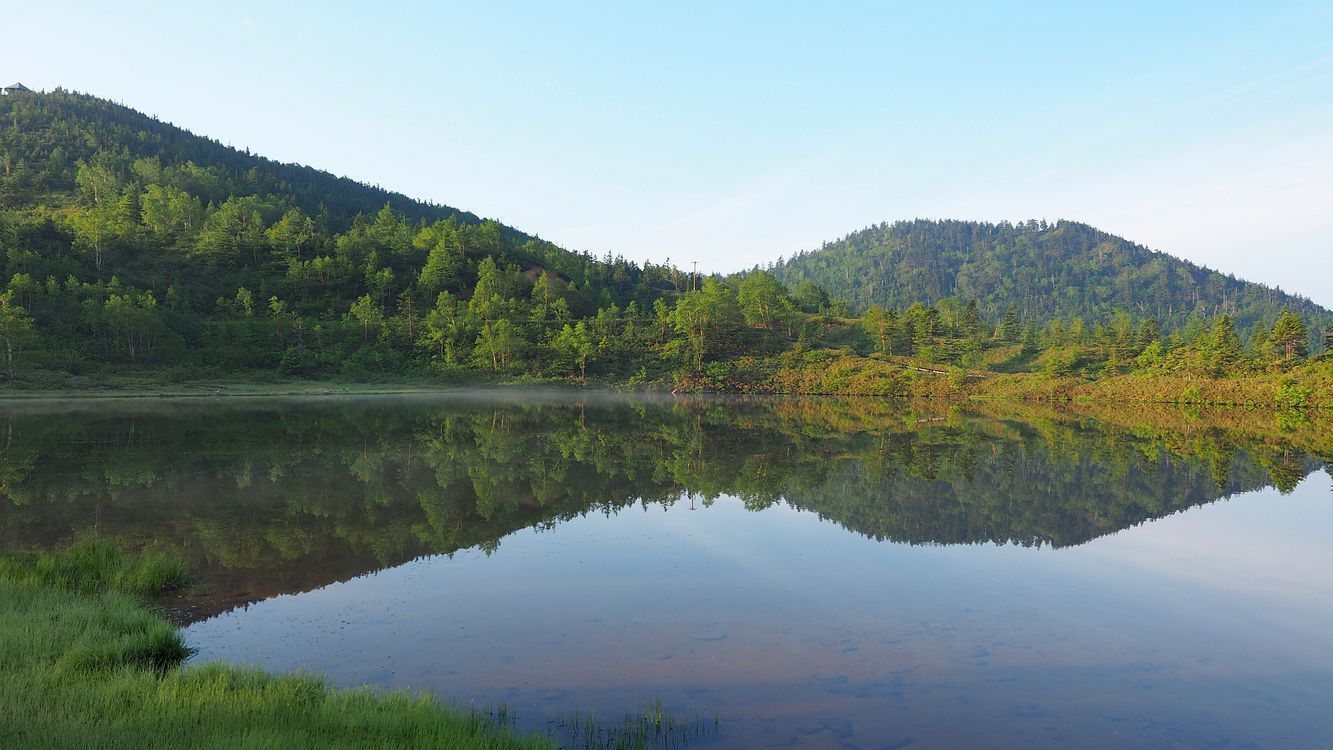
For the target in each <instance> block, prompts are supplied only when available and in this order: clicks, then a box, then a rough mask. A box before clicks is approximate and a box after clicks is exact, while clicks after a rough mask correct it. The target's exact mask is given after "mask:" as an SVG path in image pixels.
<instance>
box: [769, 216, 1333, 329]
mask: <svg viewBox="0 0 1333 750" xmlns="http://www.w3.org/2000/svg"><path fill="white" fill-rule="evenodd" d="M771 270H772V273H773V274H774V275H776V276H777V277H778V278H779V279H780V280H781V281H783V282H784V283H785V284H786V285H787V286H789V287H797V286H799V285H800V284H802V283H803V282H806V281H811V282H814V283H815V284H818V285H819V286H821V287H823V288H825V289H826V290H828V292H829V294H830V295H832V296H833V297H834V298H836V299H842V300H845V301H846V302H847V303H849V304H850V305H851V307H852V310H853V311H855V312H860V311H864V310H865V309H866V308H868V307H869V306H871V305H876V304H877V305H880V306H882V307H885V308H898V309H902V308H906V307H908V306H910V305H911V304H913V303H916V302H920V303H923V304H932V303H934V302H937V301H940V300H944V299H948V298H953V299H956V300H958V301H960V302H963V303H966V302H967V301H970V300H976V301H977V303H978V305H979V307H980V311H981V314H982V316H983V317H985V318H987V319H989V320H999V319H1000V318H1001V317H1002V316H1003V315H1004V314H1005V313H1006V312H1007V310H1008V307H1009V306H1010V305H1014V306H1015V307H1016V308H1017V312H1018V315H1019V317H1020V319H1021V320H1022V322H1023V323H1025V324H1042V323H1045V322H1047V321H1050V320H1053V319H1061V320H1066V321H1067V320H1069V319H1071V318H1074V317H1081V318H1083V319H1085V320H1087V321H1089V322H1091V321H1100V320H1105V319H1108V318H1110V317H1111V316H1112V315H1113V314H1114V313H1115V312H1116V311H1124V312H1127V313H1129V314H1131V315H1133V316H1134V317H1136V318H1148V317H1154V318H1156V319H1157V320H1158V322H1159V323H1160V324H1161V326H1162V328H1163V329H1164V330H1166V331H1172V330H1181V329H1184V328H1186V327H1187V326H1188V324H1189V323H1190V321H1191V320H1196V321H1206V320H1207V319H1208V318H1210V317H1212V316H1214V315H1218V314H1227V315H1230V316H1231V318H1232V319H1233V321H1234V322H1235V324H1236V327H1237V328H1238V329H1239V330H1240V331H1241V332H1242V334H1243V335H1248V333H1249V332H1250V331H1252V330H1253V329H1254V328H1256V327H1263V328H1271V326H1272V325H1273V324H1274V322H1275V321H1276V320H1277V318H1278V316H1279V314H1280V313H1281V311H1282V308H1283V307H1290V308H1291V309H1292V310H1293V311H1294V312H1295V313H1296V314H1298V315H1300V316H1302V317H1304V318H1306V320H1307V322H1309V323H1314V324H1315V325H1312V326H1310V328H1311V329H1312V330H1315V329H1318V328H1319V327H1321V326H1320V325H1319V324H1320V323H1322V322H1327V321H1333V313H1330V312H1329V310H1327V309H1325V308H1323V307H1320V306H1319V305H1316V304H1315V303H1313V302H1311V301H1310V300H1308V299H1304V298H1302V297H1297V296H1294V295H1290V294H1286V293H1284V292H1282V291H1280V290H1277V289H1273V288H1271V287H1267V286H1263V285H1261V284H1255V283H1251V282H1247V281H1243V280H1240V279H1237V278H1236V277H1234V276H1229V275H1225V274H1222V273H1219V272H1217V271H1213V270H1211V269H1208V268H1204V267H1202V266H1198V265H1195V264H1193V263H1190V262H1188V261H1185V260H1181V259H1179V258H1175V257H1173V256H1170V255H1167V254H1166V253H1162V252H1157V251H1154V250H1149V249H1148V248H1146V247H1143V246H1142V245H1137V244H1135V243H1133V242H1130V241H1128V240H1125V239H1122V238H1120V237H1116V236H1114V235H1111V234H1107V233H1106V232H1103V231H1100V230H1098V229H1094V228H1093V227H1090V226H1088V225H1087V224H1080V223H1078V222H1073V221H1060V222H1056V223H1055V224H1048V223H1046V222H1044V221H1040V222H1039V221H1027V222H1023V223H1019V224H1010V223H1008V222H1001V223H999V224H991V223H986V222H976V221H927V220H921V219H918V220H916V221H901V222H896V223H894V224H879V225H877V226H872V227H869V228H866V229H862V230H861V231H859V232H853V233H852V234H849V235H847V236H846V237H844V238H842V239H840V240H837V241H836V242H830V243H827V244H825V245H824V246H823V247H821V248H820V249H819V250H816V251H813V252H802V253H799V254H797V255H795V256H793V257H792V258H790V259H787V260H786V261H785V262H779V263H777V264H776V265H775V266H774V267H773V268H772V269H771Z"/></svg>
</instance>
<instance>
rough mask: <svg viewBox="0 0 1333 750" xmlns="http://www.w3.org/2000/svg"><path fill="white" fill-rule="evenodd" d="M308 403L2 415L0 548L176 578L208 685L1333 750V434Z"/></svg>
mask: <svg viewBox="0 0 1333 750" xmlns="http://www.w3.org/2000/svg"><path fill="white" fill-rule="evenodd" d="M923 409H926V407H921V406H915V407H904V406H894V405H889V404H884V403H862V402H837V401H827V402H812V401H757V402H756V401H706V400H704V401H672V400H642V399H638V400H635V399H618V398H611V399H591V400H587V399H585V400H578V401H575V400H569V399H568V398H559V397H550V398H528V397H523V398H518V397H514V396H508V397H500V396H483V397H477V398H469V399H463V398H415V399H401V398H399V399H387V398H386V399H358V400H337V399H314V400H297V401H282V402H279V401H255V402H215V403H204V404H169V405H162V406H152V407H149V406H144V405H115V406H106V407H105V408H98V409H94V410H85V409H67V408H59V409H54V410H47V411H43V410H42V409H40V408H39V407H25V408H23V409H17V408H16V409H15V410H13V412H12V413H11V414H9V415H8V417H9V419H8V422H9V432H10V437H9V442H8V447H7V448H6V451H5V453H4V454H3V458H4V462H3V468H4V471H5V475H4V488H5V490H6V492H7V494H8V497H9V500H10V502H9V503H8V504H7V505H5V506H0V508H3V511H2V512H3V515H2V516H0V518H3V525H2V527H0V530H2V531H3V533H4V535H5V538H4V539H3V541H4V543H5V544H6V545H11V546H22V545H24V544H27V545H32V544H37V545H56V544H59V543H62V542H63V541H66V540H68V539H70V538H74V537H77V536H79V535H83V534H88V533H96V534H100V535H104V536H110V537H114V538H117V539H121V540H124V541H125V542H126V543H135V544H140V545H143V544H147V545H149V546H158V547H169V548H172V549H174V550H175V551H177V552H178V553H179V554H183V555H185V556H186V557H187V559H190V560H191V561H192V565H194V567H195V568H196V569H197V570H200V571H201V574H202V576H203V580H202V581H201V583H200V585H199V586H197V587H196V589H197V590H195V591H192V592H190V595H189V596H188V597H187V598H185V599H183V600H182V601H181V602H180V603H179V609H178V612H177V614H178V616H179V617H180V618H181V619H183V620H184V621H187V622H189V623H190V624H189V625H188V627H187V628H186V631H185V634H186V638H187V640H188V641H189V642H190V644H191V645H193V646H195V647H196V648H198V649H199V654H198V656H196V657H195V660H196V661H204V660H210V659H226V660H229V661H234V662H242V663H253V664H259V665H262V666H264V667H266V668H268V669H272V670H292V669H306V670H316V671H320V672H323V673H326V674H327V675H328V676H329V677H330V678H331V679H333V680H334V681H336V682H339V683H344V684H365V683H368V684H372V685H381V686H401V687H413V688H430V689H433V690H435V691H437V692H439V693H440V694H442V695H445V696H447V697H449V698H451V699H454V700H458V701H461V702H464V703H472V704H476V705H479V706H495V705H499V704H505V705H507V706H508V707H509V709H510V711H511V712H515V713H517V715H518V716H519V720H520V722H521V724H522V725H524V726H528V727H541V726H543V725H544V723H545V722H546V721H547V720H548V719H550V718H551V717H558V716H562V715H566V714H568V713H569V712H572V711H575V710H578V711H595V712H599V713H602V714H605V715H610V716H617V715H620V714H621V713H623V712H625V711H628V710H633V709H634V708H636V707H637V706H639V705H641V704H643V703H645V702H650V701H655V700H660V701H662V703H663V704H664V705H665V706H666V707H667V709H668V710H670V711H673V712H675V713H677V714H680V715H692V716H705V717H708V718H709V719H710V720H711V719H712V717H714V716H716V717H717V720H718V733H717V735H716V736H715V737H714V738H712V739H711V740H709V741H708V742H705V743H700V745H701V746H702V745H709V746H720V747H791V746H798V747H830V748H885V747H980V746H984V747H1044V746H1077V747H1218V748H1224V747H1225V748H1232V747H1264V748H1269V747H1291V748H1318V747H1330V746H1333V725H1331V724H1330V722H1329V720H1328V715H1329V711H1330V709H1333V576H1330V575H1329V571H1333V543H1331V542H1330V530H1333V498H1331V497H1330V480H1329V476H1328V475H1327V474H1326V473H1325V472H1324V470H1323V468H1322V467H1323V463H1322V459H1321V458H1320V456H1324V457H1327V455H1328V453H1327V450H1328V445H1327V443H1328V439H1327V438H1326V437H1322V436H1325V435H1327V434H1328V433H1327V432H1326V431H1324V430H1322V429H1321V427H1320V425H1317V424H1309V423H1308V422H1303V421H1301V420H1296V421H1295V422H1293V421H1291V420H1287V421H1283V422H1281V423H1279V422H1277V421H1275V420H1274V419H1273V418H1272V415H1249V416H1246V417H1244V418H1238V417H1236V416H1235V415H1225V414H1223V415H1214V416H1211V417H1210V416H1209V415H1197V414H1196V415H1180V414H1176V413H1169V412H1164V413H1153V414H1144V415H1142V416H1141V417H1135V418H1134V419H1131V420H1129V421H1128V424H1121V423H1120V422H1118V421H1117V419H1115V418H1112V417H1111V416H1108V415H1102V416H1100V417H1098V416H1091V415H1087V414H1075V413H1068V412H1042V411H1032V410H1025V411H1022V412H1021V413H1004V412H1003V411H995V410H992V411H989V412H988V413H985V414H981V413H966V412H959V411H956V410H954V411H946V410H943V409H942V408H940V407H931V408H930V409H927V410H923Z"/></svg>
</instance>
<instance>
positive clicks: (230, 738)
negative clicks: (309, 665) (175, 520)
mask: <svg viewBox="0 0 1333 750" xmlns="http://www.w3.org/2000/svg"><path fill="white" fill-rule="evenodd" d="M183 575H184V573H183V571H182V570H181V568H180V566H179V565H176V564H173V563H172V561H171V560H169V559H167V558H165V557H161V556H156V555H145V556H141V557H127V556H124V555H121V554H120V553H118V552H117V551H116V550H115V549H114V548H113V547H110V546H108V545H105V544H101V543H84V544H80V545H76V546H75V547H73V548H70V549H68V550H65V551H62V552H58V553H51V554H47V555H40V556H24V557H18V556H8V557H3V558H0V747H16V748H17V747H23V748H155V747H157V748H160V747H170V748H174V747H246V748H279V747H281V748H288V747H320V748H330V747H332V748H338V747H346V748H367V747H370V748H373V747H385V748H389V747H393V748H398V747H430V748H548V747H554V744H553V743H552V742H550V741H549V740H547V739H546V738H544V737H540V736H520V735H517V734H514V733H511V732H510V731H509V730H507V729H505V728H504V727H502V726H497V725H496V722H495V721H494V720H493V719H492V718H490V717H488V716H484V715H479V714H470V713H468V712H466V711H463V710H459V709H456V708H453V707H451V706H449V705H446V704H445V703H443V702H441V701H440V700H439V699H437V698H434V697H431V696H429V695H416V694H409V693H405V692H372V691H370V690H368V689H338V688H333V687H331V686H329V685H328V684H327V683H326V682H325V681H324V680H323V679H321V678H318V677H313V676H308V675H283V676H274V675H270V674H267V673H264V672H262V671H259V670H255V669H244V668H238V667H232V666H228V665H222V664H210V665H205V666H202V667H189V668H181V667H180V663H181V662H182V661H183V660H184V659H185V657H186V656H188V655H189V649H188V648H187V647H186V645H185V643H184V642H183V640H182V639H181V636H180V633H179V631H177V630H176V628H174V627H173V626H172V625H171V624H169V623H168V622H166V621H165V620H163V619H162V618H161V617H159V616H158V615H156V614H155V613H154V612H153V611H152V610H151V609H150V608H149V607H148V606H147V604H146V600H147V598H148V597H151V596H153V595H155V594H156V593H157V592H160V591H161V590H163V589H164V588H170V587H171V586H173V585H177V584H179V582H180V581H181V579H182V577H183Z"/></svg>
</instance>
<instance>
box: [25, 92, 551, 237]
mask: <svg viewBox="0 0 1333 750" xmlns="http://www.w3.org/2000/svg"><path fill="white" fill-rule="evenodd" d="M0 114H3V120H0V125H3V127H4V130H3V132H2V134H0V159H3V161H0V173H2V174H0V177H3V180H2V181H0V205H2V204H4V203H10V204H12V203H14V202H16V201H24V200H26V199H31V198H39V199H54V201H55V202H56V203H60V202H61V199H62V196H64V195H66V194H68V193H70V192H71V191H73V190H74V189H75V188H76V184H75V180H76V178H77V171H78V166H79V162H85V163H90V164H96V165H98V166H104V167H106V168H108V169H110V170H111V171H112V172H114V173H115V174H116V175H117V176H119V177H122V178H127V179H134V178H139V179H142V180H143V181H146V182H158V183H161V184H165V185H169V186H172V187H180V188H183V189H185V190H187V192H189V193H190V194H191V195H192V196H193V197H196V198H198V199H199V200H200V202H201V203H202V204H204V205H205V206H206V205H208V204H209V203H213V204H215V205H220V204H222V203H223V202H224V201H226V200H227V199H228V198H233V197H239V196H249V195H258V196H281V197H282V200H283V202H285V203H287V204H288V205H290V206H291V207H295V208H300V209H301V210H302V211H303V212H305V213H306V214H308V215H309V216H311V217H315V218H317V219H318V220H319V221H320V222H321V223H323V224H324V225H325V226H326V228H327V229H329V230H333V231H344V230H346V229H347V228H348V226H350V224H351V221H352V219H353V217H355V216H356V215H357V214H358V213H360V214H368V215H373V214H374V213H376V212H377V211H379V210H380V209H381V208H383V207H384V206H385V205H389V206H392V207H393V208H394V209H395V210H396V211H399V212H401V213H402V214H403V215H404V216H406V217H407V218H408V219H409V220H411V221H418V220H422V219H425V220H430V221H433V220H435V219H447V218H449V217H450V216H457V217H458V220H459V221H461V222H463V223H465V224H481V223H482V220H481V219H480V218H478V217H477V216H476V215H474V214H471V213H468V212H465V211H459V210H457V209H453V208H450V207H448V206H440V205H435V204H430V203H423V202H421V201H417V200H414V199H412V198H408V197H407V196H404V195H401V194H399V193H392V192H389V191H387V190H383V189H381V188H379V187H372V186H369V185H364V184H362V183H359V182H356V181H355V180H351V179H348V178H346V177H336V176H334V175H332V174H329V173H328V172H323V171H320V170H318V169H314V168H312V167H307V166H302V165H300V164H284V163H282V162H277V161H273V160H272V159H267V158H264V157H262V156H258V155H254V154H251V153H250V152H249V151H248V150H247V151H241V150H238V149H235V148H232V147H230V146H225V145H223V144H221V143H219V142H217V141H215V140H213V139H211V138H206V137H202V136H198V135H195V134H194V133H191V132H190V131H188V130H184V129H182V128H178V127H176V126H174V125H171V124H168V123H164V122H161V121H159V120H156V119H154V118H152V117H149V116H148V115H145V114H143V113H141V112H138V111H135V110H133V109H130V108H128V107H125V106H122V105H119V104H115V103H113V102H110V101H107V100H104V99H98V98H96V97H92V96H87V95H83V94H78V93H72V92H67V91H63V90H59V89H58V90H56V91H55V92H52V93H49V94H29V95H21V96H14V97H6V98H4V99H0ZM140 160H143V161H140ZM145 170H148V172H147V173H146V172H145ZM163 170H165V173H164V172H163ZM145 178H147V179H145ZM164 178H165V179H164ZM506 231H507V232H511V233H512V234H513V237H514V238H515V239H519V240H524V239H528V237H527V235H524V234H522V233H521V232H515V231H514V230H506Z"/></svg>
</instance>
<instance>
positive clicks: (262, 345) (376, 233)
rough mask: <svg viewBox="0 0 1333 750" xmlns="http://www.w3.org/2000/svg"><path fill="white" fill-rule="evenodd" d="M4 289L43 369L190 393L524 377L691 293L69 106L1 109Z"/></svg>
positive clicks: (656, 277)
mask: <svg viewBox="0 0 1333 750" xmlns="http://www.w3.org/2000/svg"><path fill="white" fill-rule="evenodd" d="M0 284H4V285H5V287H4V290H3V291H4V294H5V297H4V300H3V305H0V307H2V308H3V309H2V310H0V313H3V314H0V334H4V332H5V331H6V330H10V329H12V335H7V336H5V338H6V341H7V343H9V344H12V345H13V347H14V348H15V349H16V350H19V351H22V350H27V351H26V352H24V353H23V356H22V357H21V359H23V360H24V366H25V367H26V368H27V369H33V368H34V367H35V368H37V369H43V370H49V371H58V372H59V371H63V372H74V373H81V372H91V371H93V370H98V369H102V368H105V367H108V366H111V367H119V368H122V369H126V368H128V369H140V368H144V367H153V368H160V367H163V366H172V367H175V368H177V369H178V370H179V371H180V373H181V374H182V375H183V376H188V375H190V374H191V373H196V374H203V375H208V374H210V373H211V374H223V373H227V372H234V371H243V370H248V371H255V370H278V371H281V372H283V373H285V374H308V375H321V374H332V373H339V372H341V373H343V374H351V375H357V374H359V373H369V372H379V373H403V372H407V371H410V370H413V369H416V370H418V371H420V370H421V369H422V368H426V367H433V366H435V365H437V364H439V363H438V362H432V361H430V360H431V357H430V355H431V353H432V351H433V352H435V353H436V355H437V356H436V357H435V359H437V360H439V359H443V360H446V361H447V364H448V365H450V366H458V367H469V366H474V365H485V369H490V370H499V369H510V367H509V366H510V365H511V363H516V362H519V361H521V357H520V356H519V355H520V354H521V353H522V352H520V350H522V349H525V348H529V349H530V348H532V347H533V346H536V345H539V344H541V343H542V340H543V338H545V339H549V338H550V337H551V336H552V335H553V334H554V333H555V332H558V331H559V330H560V329H561V327H562V326H563V325H564V324H565V323H566V322H567V321H573V320H577V319H579V318H585V317H592V316H596V315H597V314H598V313H599V312H600V311H602V310H604V309H607V308H609V307H611V306H613V305H614V306H616V308H617V310H619V309H623V308H624V307H625V306H627V305H628V304H629V303H630V302H633V301H637V302H639V304H640V307H641V308H646V307H647V306H650V305H651V304H652V302H653V301H655V300H657V299H659V298H661V297H663V296H667V297H669V298H672V299H674V296H675V295H676V294H677V293H678V292H679V290H680V289H681V288H682V287H683V283H682V279H681V278H680V275H679V274H678V273H676V272H675V271H674V270H673V269H668V268H666V267H659V266H645V267H642V268H641V267H639V266H637V265H635V264H631V263H628V262H626V261H625V260H624V259H623V258H618V257H616V258H613V257H611V256H610V255H609V254H608V255H607V256H606V257H605V258H595V257H593V256H591V255H588V254H586V253H576V252H571V251H568V250H565V249H563V248H561V247H559V246H557V245H555V244H553V243H550V242H547V241H543V240H540V239H538V238H536V237H534V236H532V235H529V234H527V233H525V232H522V231H519V230H516V229H513V228H511V227H507V226H504V225H502V224H499V223H498V222H495V221H489V220H483V219H481V218H480V217H478V216H476V215H474V214H472V213H468V212H465V211H459V210H457V209H454V208H450V207H448V206H441V205H434V204H429V203H423V202H421V201H417V200H413V199H411V198H408V197H406V196H403V195H401V194H398V193H392V192H389V191H386V190H382V189H380V188H378V187H371V186H367V185H363V184H360V183H357V182H355V181H353V180H350V179H347V178H340V177H336V176H334V175H332V174H329V173H327V172H322V171H319V170H316V169H313V168H310V167H305V166H300V165H294V164H282V163H279V162H275V161H272V160H270V159H265V158H263V157H260V156H256V155H253V154H250V153H249V152H248V151H240V150H237V149H234V148H231V147H228V146H224V145H222V144H219V143H218V142H216V141H214V140H210V139H208V138H205V137H202V136H199V135H195V134H193V133H190V132H188V131H186V130H183V129H181V128H178V127H175V126H173V125H170V124H167V123H163V122H159V121H157V120H155V119H153V118H151V117H148V116H146V115H144V114H142V113H139V112H136V111H134V110H131V109H129V108H126V107H123V106H120V105H118V104H114V103H112V102H108V101H105V100H102V99H98V98H96V97H92V96H87V95H83V94H77V93H70V92H66V91H61V90H57V91H54V92H51V93H29V94H18V95H12V96H0ZM479 288H480V289H481V295H480V296H481V297H483V299H479V300H475V301H474V298H476V297H477V296H478V293H477V290H478V289H479ZM534 293H535V294H536V295H537V298H536V299H535V301H534V300H533V298H532V295H533V294H534ZM441 295H444V296H443V297H442V296H441ZM533 305H535V306H537V307H538V308H539V311H538V312H536V313H534V312H533V311H532V310H531V309H530V308H531V307H532V306H533ZM501 319H504V320H507V321H509V322H510V323H512V324H513V325H511V326H507V327H503V328H502V329H501V330H499V331H489V333H490V334H496V335H497V336H498V338H494V337H493V338H494V340H492V339H488V341H491V343H494V344H497V345H502V346H501V349H502V350H503V351H501V352H500V353H498V354H497V353H496V352H495V351H493V349H494V348H495V347H489V348H488V351H487V352H486V353H484V355H479V356H478V357H477V358H476V361H475V362H474V361H473V359H472V357H471V354H472V350H473V348H474V342H475V341H476V339H477V337H478V336H479V335H481V333H482V331H483V329H485V328H486V327H487V324H496V323H498V322H499V321H500V320H501ZM502 365H503V366H504V367H503V368H502ZM513 369H520V368H518V367H514V368H513ZM4 370H5V372H6V373H7V374H10V375H12V371H13V366H12V363H11V364H9V365H7V366H5V367H4Z"/></svg>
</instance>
